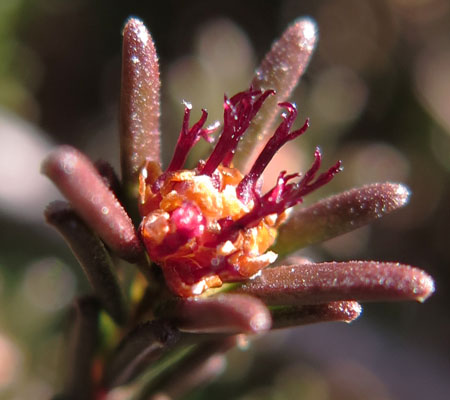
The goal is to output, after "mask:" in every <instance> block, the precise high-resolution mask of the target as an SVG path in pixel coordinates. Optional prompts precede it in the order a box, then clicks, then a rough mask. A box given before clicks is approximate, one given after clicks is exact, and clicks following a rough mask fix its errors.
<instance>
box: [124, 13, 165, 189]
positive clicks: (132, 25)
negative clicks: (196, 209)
mask: <svg viewBox="0 0 450 400" xmlns="http://www.w3.org/2000/svg"><path fill="white" fill-rule="evenodd" d="M160 86H161V83H160V80H159V66H158V57H157V54H156V50H155V46H154V44H153V40H152V37H151V36H150V33H149V32H148V30H147V28H146V27H145V25H144V24H143V23H142V22H141V21H140V20H138V19H136V18H130V19H129V20H128V22H127V23H126V25H125V28H124V30H123V54H122V88H121V98H120V148H121V164H122V180H123V183H124V187H125V188H126V189H127V193H128V194H129V195H130V194H131V197H137V184H138V175H139V171H140V168H142V167H143V165H144V163H145V161H156V162H158V163H161V158H160V151H161V150H160V147H161V146H160V130H159V117H160Z"/></svg>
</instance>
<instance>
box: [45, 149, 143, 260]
mask: <svg viewBox="0 0 450 400" xmlns="http://www.w3.org/2000/svg"><path fill="white" fill-rule="evenodd" d="M42 172H43V173H44V174H45V175H47V176H48V177H49V178H50V179H51V180H52V181H53V182H54V183H55V185H56V186H57V187H58V189H59V190H60V191H61V193H62V194H63V195H64V196H65V197H66V198H67V200H69V202H70V204H71V205H72V207H73V208H74V209H75V211H76V212H77V213H78V214H79V215H80V216H81V217H82V218H83V220H84V222H85V223H86V224H87V225H88V226H89V227H90V228H91V229H92V230H93V231H94V232H95V233H96V234H98V235H99V236H100V238H101V239H102V240H103V241H104V242H105V243H106V244H107V245H108V246H109V247H110V248H111V249H112V250H113V251H114V252H116V253H117V254H118V255H119V256H120V257H123V258H125V259H127V260H130V261H135V260H136V259H137V258H139V257H140V256H141V254H142V246H141V242H140V241H139V239H138V237H137V235H136V231H135V229H134V226H133V223H132V222H131V219H130V217H129V216H128V214H127V213H126V212H125V210H124V209H123V207H122V205H121V204H120V203H119V201H118V200H117V198H116V197H115V195H114V194H113V193H112V192H111V190H110V189H109V188H108V186H107V185H106V184H105V182H104V180H103V178H102V177H101V176H100V174H99V173H98V171H97V170H96V168H95V167H94V165H93V164H92V163H91V161H89V159H88V158H87V157H86V156H84V155H83V154H82V153H81V152H79V151H78V150H76V149H74V148H73V147H70V146H61V147H59V148H57V149H56V150H54V151H53V152H52V153H51V154H50V155H49V156H48V157H47V158H46V159H45V160H44V162H43V164H42Z"/></svg>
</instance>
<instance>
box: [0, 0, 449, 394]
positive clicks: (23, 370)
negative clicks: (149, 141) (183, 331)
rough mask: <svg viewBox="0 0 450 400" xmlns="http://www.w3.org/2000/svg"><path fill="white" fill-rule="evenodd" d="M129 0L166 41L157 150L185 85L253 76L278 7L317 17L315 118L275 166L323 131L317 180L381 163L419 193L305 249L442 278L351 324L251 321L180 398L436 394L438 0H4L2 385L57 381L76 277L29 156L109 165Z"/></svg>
mask: <svg viewBox="0 0 450 400" xmlns="http://www.w3.org/2000/svg"><path fill="white" fill-rule="evenodd" d="M130 15H135V16H138V17H140V18H141V19H142V20H143V21H144V22H145V23H146V25H147V26H148V27H149V29H150V31H151V33H152V35H153V38H154V40H155V43H156V47H157V50H158V52H159V56H160V67H161V77H162V82H163V84H162V102H163V103H162V113H163V118H162V130H163V137H164V141H165V142H164V143H165V147H164V150H165V157H166V158H165V160H167V159H168V157H169V156H170V154H171V148H173V143H174V141H175V140H176V137H177V135H178V132H179V128H180V124H181V117H182V111H183V105H182V100H183V99H184V100H186V101H189V102H191V103H192V104H193V106H194V111H195V112H196V113H197V115H198V114H199V110H200V108H202V107H206V108H207V109H208V111H209V112H210V118H211V119H210V120H211V121H214V120H215V119H219V120H220V119H221V113H222V100H223V94H224V93H225V92H226V93H227V94H228V95H232V94H234V93H235V92H237V91H240V90H243V89H245V88H246V87H247V86H248V84H249V82H250V80H251V76H252V73H253V70H254V68H255V67H256V65H257V63H258V62H259V61H260V60H261V59H262V57H263V56H264V54H265V52H267V51H268V49H269V48H270V45H271V43H272V41H273V40H274V39H275V38H277V37H278V36H279V35H280V34H281V33H282V31H283V30H284V29H285V27H286V26H287V25H288V24H289V23H291V22H292V21H293V20H295V18H297V17H298V16H304V15H309V16H311V17H313V18H314V19H315V20H316V21H317V23H318V26H319V29H320V39H319V44H318V48H317V50H316V52H315V54H314V56H313V59H312V62H311V64H310V67H309V69H308V71H307V73H306V75H305V76H304V78H303V80H302V82H301V84H300V85H299V86H298V88H297V89H296V90H295V93H294V96H293V100H294V101H295V102H296V103H297V105H298V107H299V110H300V116H301V117H300V118H299V121H298V122H299V123H300V122H301V121H300V120H302V119H304V118H305V117H307V116H309V117H310V118H311V128H310V129H309V131H308V133H307V135H305V136H302V138H301V139H300V140H298V141H296V142H295V144H294V145H293V146H291V147H288V149H287V150H286V151H285V153H284V155H283V163H284V164H285V168H287V169H288V170H290V171H298V170H302V169H304V168H305V166H307V165H309V163H310V162H311V160H312V155H313V148H314V146H316V145H319V146H321V148H322V150H323V153H324V154H325V160H324V163H325V165H329V164H331V163H332V162H333V161H334V160H336V159H338V158H340V159H342V160H343V162H344V168H345V170H344V172H342V173H341V174H339V176H338V177H337V178H336V179H335V180H333V183H332V184H330V185H328V187H326V188H324V189H323V190H321V191H320V192H319V193H318V195H319V197H323V196H324V195H327V194H330V193H335V192H338V191H342V190H346V189H349V188H352V187H354V186H361V185H363V184H365V183H371V182H379V181H386V180H390V181H398V182H404V183H406V184H407V185H408V186H409V187H410V188H411V190H412V193H413V195H412V198H411V202H410V204H409V206H408V207H406V208H405V209H404V210H401V211H399V212H397V213H396V214H394V215H391V216H388V217H386V218H384V219H383V220H381V221H378V222H376V223H374V224H372V225H371V226H370V227H365V228H362V229H359V230H357V231H355V232H352V233H349V234H347V235H344V236H342V237H340V238H337V239H334V240H330V241H328V242H326V243H324V244H323V245H321V246H317V247H315V248H312V249H308V250H306V253H305V255H308V256H312V257H314V258H315V259H316V260H318V261H321V260H346V259H376V260H389V261H400V262H403V263H407V264H412V265H415V266H418V267H421V268H423V269H425V270H426V271H428V272H429V273H430V274H431V275H432V276H433V277H434V278H435V280H436V283H437V288H436V294H435V295H434V296H433V297H432V298H431V299H430V300H429V301H427V302H426V303H425V304H424V305H421V304H367V305H365V307H364V313H363V316H362V317H361V318H360V319H359V320H358V321H356V322H354V323H352V324H351V325H344V324H323V325H317V326H310V327H304V328H297V329H294V330H289V331H283V332H277V333H274V334H270V335H268V336H266V337H264V338H262V339H259V340H257V341H255V342H253V343H252V344H251V345H250V346H249V348H248V349H247V350H246V351H245V352H242V351H236V352H232V354H230V357H229V361H228V369H227V371H226V372H225V374H224V375H223V376H222V378H220V379H219V380H217V381H215V382H213V383H212V384H211V385H210V386H208V387H206V388H203V389H199V390H197V391H196V392H194V393H192V394H191V396H190V398H191V399H209V398H212V396H213V395H214V398H215V399H230V398H233V399H234V398H236V399H246V400H247V399H277V400H278V399H282V400H284V399H286V400H290V399H305V400H329V399H333V400H334V399H355V400H356V399H377V400H379V399H423V398H430V399H448V398H449V396H450V382H449V380H448V377H449V376H450V357H449V356H450V354H449V353H450V352H449V350H450V346H449V344H450V342H449V337H450V315H449V312H448V305H449V282H450V276H449V275H450V269H449V264H450V263H449V260H450V256H449V252H448V247H449V244H450V243H449V239H450V235H449V233H450V232H449V231H450V207H449V204H450V187H449V170H450V1H448V0H372V1H358V0H335V1H325V0H323V1H299V0H282V1H260V0H247V1H245V2H244V1H241V0H228V1H221V2H211V1H190V2H185V1H176V0H165V1H126V2H125V1H122V2H115V4H114V5H113V2H110V1H107V0H99V1H95V2H93V1H89V0H71V1H58V0H1V1H0V227H1V228H0V233H1V241H0V301H1V303H0V304H1V306H0V399H29V398H33V399H37V400H39V399H47V398H49V396H50V395H51V394H52V393H54V391H55V390H56V389H57V388H58V385H59V384H60V382H61V377H60V376H58V371H59V365H60V363H61V360H62V358H61V357H62V356H61V354H62V353H61V350H62V349H63V348H64V336H63V334H62V330H61V327H62V326H63V325H64V321H65V315H66V313H67V310H68V308H69V307H70V304H71V302H72V300H73V298H74V296H76V295H77V294H80V293H84V292H86V291H87V290H88V287H87V283H86V281H85V280H84V278H83V277H82V276H81V274H80V271H79V268H78V265H77V263H76V261H75V259H74V258H73V256H72V255H71V254H70V251H69V250H68V248H67V247H66V246H65V245H64V243H63V241H62V239H60V238H59V237H58V236H57V234H56V233H55V232H53V231H52V230H51V229H50V228H48V227H46V226H45V224H44V222H43V217H42V211H43V209H44V207H45V205H46V204H47V203H48V202H49V201H51V200H53V199H56V198H58V197H59V195H58V193H57V192H56V190H55V189H54V188H53V187H52V185H51V184H50V183H49V182H47V181H46V179H45V178H44V177H42V176H40V174H39V164H40V161H41V160H42V158H43V157H44V156H45V155H46V154H47V153H48V152H49V151H50V150H51V149H52V148H53V147H54V146H55V145H57V144H62V143H67V144H71V145H73V146H76V147H78V148H80V149H82V150H83V151H85V152H86V153H87V154H89V156H91V157H92V158H93V159H96V158H103V159H106V160H108V161H110V162H111V163H113V164H114V165H115V166H117V165H118V155H119V151H118V138H117V125H118V124H117V115H118V113H117V111H118V95H119V87H120V52H121V30H122V27H123V25H124V22H125V20H126V18H127V17H128V16H130ZM195 116H196V115H194V116H193V117H195ZM268 179H270V177H268ZM327 191H328V192H327ZM310 201H311V199H310ZM55 388H56V389H55Z"/></svg>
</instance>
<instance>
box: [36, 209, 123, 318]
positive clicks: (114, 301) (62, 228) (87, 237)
mask: <svg viewBox="0 0 450 400" xmlns="http://www.w3.org/2000/svg"><path fill="white" fill-rule="evenodd" d="M45 217H46V220H47V222H48V223H49V224H50V225H52V226H53V227H55V228H56V229H57V230H58V232H59V233H61V235H62V236H64V238H65V239H66V241H67V243H68V245H69V246H70V248H71V249H72V252H73V253H74V255H75V257H76V258H77V260H78V262H79V263H80V265H81V267H82V268H83V271H84V273H85V274H86V276H87V278H88V280H89V283H90V284H91V286H92V288H93V289H94V292H95V294H96V295H97V296H98V298H99V299H100V301H101V303H102V305H103V307H104V308H105V310H106V311H107V312H108V313H109V314H110V315H111V317H112V318H113V319H114V320H115V321H116V322H117V323H119V324H121V323H123V322H125V319H126V311H125V305H124V299H123V296H122V293H121V290H120V287H119V283H118V282H117V279H116V277H115V275H114V273H113V263H112V260H111V256H110V255H109V253H108V251H107V250H106V248H105V246H104V245H103V243H102V242H101V240H100V239H99V238H98V237H97V236H96V235H95V234H94V233H93V232H92V231H91V230H90V229H89V228H88V227H87V226H86V225H85V223H84V222H83V221H82V220H81V219H80V217H78V215H77V214H76V213H75V212H74V211H73V210H72V209H71V208H70V206H69V205H68V204H67V203H65V202H54V203H51V204H50V205H49V206H48V207H47V209H46V210H45Z"/></svg>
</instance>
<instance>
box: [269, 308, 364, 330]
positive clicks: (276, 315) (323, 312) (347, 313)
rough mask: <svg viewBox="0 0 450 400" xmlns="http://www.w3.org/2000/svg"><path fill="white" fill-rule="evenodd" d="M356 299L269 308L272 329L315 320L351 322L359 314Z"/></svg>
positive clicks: (315, 321)
mask: <svg viewBox="0 0 450 400" xmlns="http://www.w3.org/2000/svg"><path fill="white" fill-rule="evenodd" d="M361 311H362V308H361V305H360V304H359V303H357V302H356V301H334V302H331V303H325V304H312V305H305V306H281V307H275V308H273V309H271V314H272V320H273V324H272V329H280V328H290V327H294V326H299V325H307V324H314V323H317V322H331V321H342V322H352V321H354V320H355V319H356V318H358V317H359V316H360V314H361Z"/></svg>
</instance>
